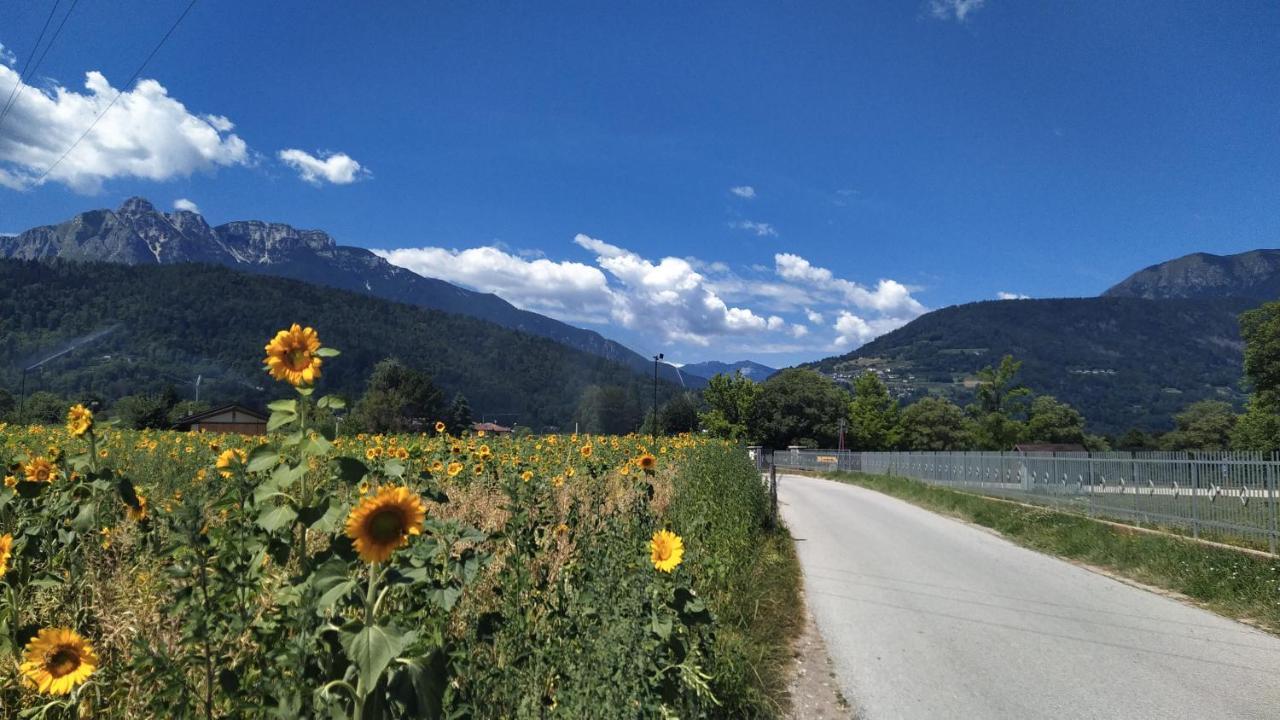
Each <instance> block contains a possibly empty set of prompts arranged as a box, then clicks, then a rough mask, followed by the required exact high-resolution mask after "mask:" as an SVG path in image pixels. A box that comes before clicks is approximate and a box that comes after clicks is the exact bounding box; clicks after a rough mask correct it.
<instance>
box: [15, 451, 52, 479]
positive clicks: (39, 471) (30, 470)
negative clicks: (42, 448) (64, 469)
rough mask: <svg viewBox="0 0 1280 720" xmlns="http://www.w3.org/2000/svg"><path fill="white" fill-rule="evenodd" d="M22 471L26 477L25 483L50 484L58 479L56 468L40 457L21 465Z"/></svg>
mask: <svg viewBox="0 0 1280 720" xmlns="http://www.w3.org/2000/svg"><path fill="white" fill-rule="evenodd" d="M22 471H23V472H24V473H26V475H27V482H33V483H34V482H43V483H51V482H53V481H54V479H55V478H57V477H58V468H57V466H55V465H54V464H53V463H51V462H49V461H48V460H45V459H44V458H42V457H38V458H36V459H35V460H32V461H31V462H29V463H27V464H26V465H23V466H22Z"/></svg>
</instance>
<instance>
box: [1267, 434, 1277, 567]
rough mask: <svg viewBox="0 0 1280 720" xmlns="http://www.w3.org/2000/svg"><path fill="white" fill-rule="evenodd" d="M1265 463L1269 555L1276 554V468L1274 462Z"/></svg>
mask: <svg viewBox="0 0 1280 720" xmlns="http://www.w3.org/2000/svg"><path fill="white" fill-rule="evenodd" d="M1274 458H1275V456H1274V455H1272V461H1270V462H1268V463H1267V506H1268V507H1270V508H1271V534H1270V535H1269V536H1268V537H1267V547H1268V549H1270V550H1271V554H1272V555H1275V554H1276V522H1277V521H1276V468H1275V462H1274Z"/></svg>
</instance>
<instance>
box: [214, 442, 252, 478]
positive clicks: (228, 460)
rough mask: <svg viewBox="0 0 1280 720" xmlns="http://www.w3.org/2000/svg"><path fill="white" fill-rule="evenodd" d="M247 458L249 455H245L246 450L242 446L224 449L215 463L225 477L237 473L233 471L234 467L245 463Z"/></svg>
mask: <svg viewBox="0 0 1280 720" xmlns="http://www.w3.org/2000/svg"><path fill="white" fill-rule="evenodd" d="M247 459H248V456H247V455H245V453H244V451H243V450H241V449H240V448H230V449H227V450H223V451H222V454H221V455H219V456H218V461H217V462H216V463H215V464H216V466H217V468H218V474H219V475H221V476H222V477H224V478H229V477H231V476H232V475H234V474H235V473H234V472H233V468H235V466H236V465H243V464H244V462H245V460H247Z"/></svg>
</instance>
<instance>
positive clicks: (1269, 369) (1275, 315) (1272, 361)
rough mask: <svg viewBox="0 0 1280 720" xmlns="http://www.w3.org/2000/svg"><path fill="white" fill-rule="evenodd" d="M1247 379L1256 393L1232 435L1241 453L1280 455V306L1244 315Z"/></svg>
mask: <svg viewBox="0 0 1280 720" xmlns="http://www.w3.org/2000/svg"><path fill="white" fill-rule="evenodd" d="M1240 335H1241V337H1243V338H1244V376H1245V381H1246V382H1247V383H1248V385H1249V387H1250V389H1251V390H1252V393H1251V394H1250V396H1249V402H1248V404H1247V405H1246V406H1245V412H1244V415H1241V416H1240V421H1239V422H1238V423H1237V424H1236V426H1235V428H1234V429H1233V431H1232V434H1231V446H1232V448H1234V449H1237V450H1258V451H1263V452H1277V451H1280V302H1272V303H1267V304H1266V305H1263V306H1262V307H1260V308H1256V309H1254V310H1249V311H1246V312H1243V313H1241V314H1240Z"/></svg>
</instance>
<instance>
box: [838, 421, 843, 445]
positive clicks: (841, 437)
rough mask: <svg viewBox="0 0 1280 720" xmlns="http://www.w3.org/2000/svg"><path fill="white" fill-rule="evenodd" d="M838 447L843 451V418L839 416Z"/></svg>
mask: <svg viewBox="0 0 1280 720" xmlns="http://www.w3.org/2000/svg"><path fill="white" fill-rule="evenodd" d="M838 449H839V450H840V451H841V452H844V418H840V447H839V448H838Z"/></svg>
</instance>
